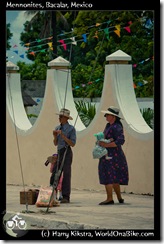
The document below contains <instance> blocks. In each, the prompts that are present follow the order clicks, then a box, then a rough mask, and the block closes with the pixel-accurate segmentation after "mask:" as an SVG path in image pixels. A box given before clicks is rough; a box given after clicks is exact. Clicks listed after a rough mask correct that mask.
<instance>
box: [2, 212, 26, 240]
mask: <svg viewBox="0 0 164 244" xmlns="http://www.w3.org/2000/svg"><path fill="white" fill-rule="evenodd" d="M3 227H4V229H5V231H6V233H7V234H8V235H10V236H13V237H17V238H19V237H21V236H24V235H26V234H27V232H28V230H27V227H28V226H27V221H26V220H25V217H24V216H21V214H20V213H16V214H13V215H11V214H9V213H6V214H5V215H4V217H3Z"/></svg>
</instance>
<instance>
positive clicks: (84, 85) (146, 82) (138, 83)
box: [72, 78, 149, 90]
mask: <svg viewBox="0 0 164 244" xmlns="http://www.w3.org/2000/svg"><path fill="white" fill-rule="evenodd" d="M99 81H103V78H98V79H96V80H95V81H89V82H88V83H86V84H83V83H82V84H80V85H77V86H75V87H73V88H72V90H77V89H81V88H85V87H87V86H90V85H94V84H95V83H97V82H99ZM148 83H149V82H148V81H146V80H143V81H142V82H140V81H139V82H137V85H136V84H135V83H134V82H133V87H134V89H136V88H137V87H141V86H144V85H146V84H148Z"/></svg>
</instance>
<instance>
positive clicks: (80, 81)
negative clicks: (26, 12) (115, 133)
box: [21, 11, 154, 98]
mask: <svg viewBox="0 0 164 244" xmlns="http://www.w3.org/2000/svg"><path fill="white" fill-rule="evenodd" d="M63 15H64V18H65V19H67V22H68V23H69V26H70V28H71V27H73V31H67V29H66V28H65V27H64V25H63V24H62V23H61V22H58V21H57V23H56V33H57V35H58V38H61V33H62V38H63V39H64V40H65V42H66V43H68V44H67V50H64V49H63V47H60V45H58V48H57V50H58V53H57V54H58V55H60V56H62V57H63V58H65V59H67V60H69V59H70V60H69V61H70V62H71V64H72V85H73V94H74V96H76V97H77V96H78V97H79V96H82V97H91V98H92V97H96V96H101V93H102V87H103V81H104V68H105V65H106V56H108V55H110V54H111V53H113V52H115V51H117V50H119V49H121V50H122V51H123V52H125V53H127V54H128V55H130V56H131V57H132V61H131V63H132V65H134V64H137V66H136V67H134V66H133V81H134V83H135V84H136V86H137V88H136V89H135V92H136V96H138V97H145V96H147V97H152V96H153V80H154V61H153V50H154V32H153V31H154V20H153V18H154V16H153V11H79V12H78V11H77V12H76V11H68V12H66V11H65V12H64V11H63ZM51 17H52V16H51V12H50V11H45V12H44V11H37V15H36V16H35V18H36V19H35V21H34V19H33V21H31V22H26V23H25V31H24V32H23V33H22V34H21V40H22V44H25V43H29V42H32V41H36V40H37V39H39V38H41V37H48V36H50V35H49V34H50V32H48V31H49V30H50V29H52V28H51V27H50V23H51V22H50V20H51ZM36 20H37V21H36ZM45 23H47V25H45ZM48 23H49V24H48ZM96 23H100V25H96ZM118 26H120V36H119V35H117V34H116V33H115V30H116V27H118ZM125 27H129V28H130V32H129V31H127V29H126V28H125ZM44 30H46V32H45V31H44ZM96 32H97V34H96ZM43 33H44V35H43ZM84 33H86V36H87V41H86V42H85V41H84V40H83V38H82V35H83V34H84ZM72 36H74V37H75V38H76V41H77V45H71V44H70V43H71V41H70V38H71V37H72ZM38 46H39V45H38ZM37 48H38V49H37ZM46 48H47V50H46V52H39V49H40V47H36V49H35V51H36V55H35V56H31V55H29V54H28V58H30V59H31V60H34V61H35V62H36V60H37V59H38V62H37V65H39V63H40V62H41V63H44V64H45V65H47V63H48V62H49V61H50V60H52V56H51V51H48V45H47V46H46V45H45V49H46ZM37 51H38V52H37ZM34 77H35V76H34ZM143 80H146V81H148V83H147V84H146V85H144V86H138V83H139V82H141V83H143Z"/></svg>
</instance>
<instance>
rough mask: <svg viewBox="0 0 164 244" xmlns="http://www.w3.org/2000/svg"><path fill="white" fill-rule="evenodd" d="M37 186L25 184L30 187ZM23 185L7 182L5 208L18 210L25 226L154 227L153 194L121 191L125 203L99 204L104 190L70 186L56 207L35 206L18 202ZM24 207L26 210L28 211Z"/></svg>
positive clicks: (73, 227)
mask: <svg viewBox="0 0 164 244" xmlns="http://www.w3.org/2000/svg"><path fill="white" fill-rule="evenodd" d="M32 188H37V189H39V187H31V186H29V187H26V189H32ZM22 189H23V187H22V186H15V185H7V187H6V191H7V193H6V205H7V206H6V208H7V209H6V212H7V213H9V214H10V213H11V214H12V215H13V214H16V213H20V214H21V216H24V219H25V220H26V222H27V223H28V229H117V230H119V229H131V230H135V229H141V230H142V229H143V230H144V229H149V230H150V229H152V230H153V229H154V197H153V196H147V195H135V194H128V193H123V194H122V197H123V198H124V199H125V203H124V204H120V203H118V201H117V199H116V195H115V194H114V201H115V204H114V205H106V206H104V205H103V206H100V205H98V203H99V202H101V201H103V200H105V196H106V195H105V192H104V191H91V190H77V189H72V193H71V202H70V203H69V204H60V206H58V207H53V208H49V211H48V213H45V210H46V209H47V208H37V207H36V206H35V205H28V208H27V209H26V205H23V204H20V196H19V193H20V191H22ZM26 210H28V211H29V212H28V213H27V212H26Z"/></svg>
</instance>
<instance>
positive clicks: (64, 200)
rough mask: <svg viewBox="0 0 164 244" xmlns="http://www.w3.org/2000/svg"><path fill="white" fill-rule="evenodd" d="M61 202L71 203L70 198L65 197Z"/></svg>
mask: <svg viewBox="0 0 164 244" xmlns="http://www.w3.org/2000/svg"><path fill="white" fill-rule="evenodd" d="M60 203H69V200H68V199H66V198H63V199H62V200H61V201H60Z"/></svg>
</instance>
